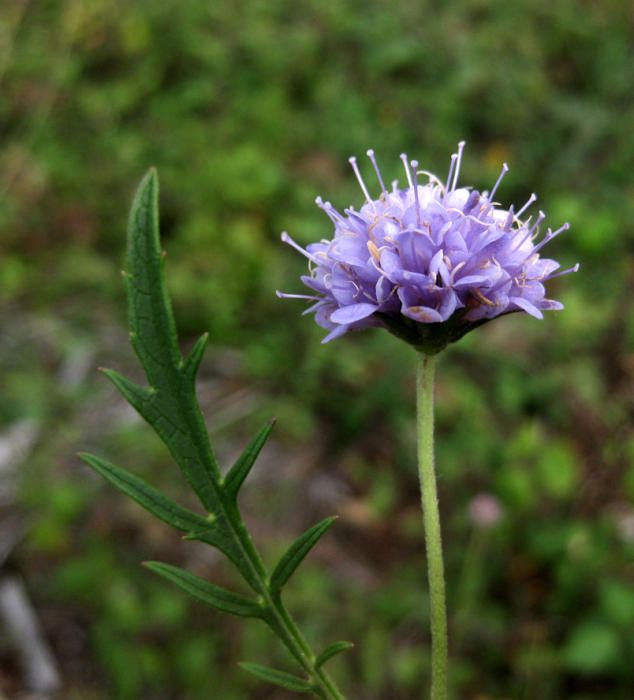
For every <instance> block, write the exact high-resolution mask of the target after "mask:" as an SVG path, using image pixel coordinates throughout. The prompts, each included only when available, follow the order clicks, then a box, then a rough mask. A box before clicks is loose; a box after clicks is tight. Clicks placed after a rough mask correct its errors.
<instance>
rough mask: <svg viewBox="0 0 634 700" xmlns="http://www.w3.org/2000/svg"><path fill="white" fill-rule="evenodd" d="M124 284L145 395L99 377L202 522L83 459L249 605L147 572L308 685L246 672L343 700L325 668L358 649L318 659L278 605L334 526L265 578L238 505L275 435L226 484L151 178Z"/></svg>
mask: <svg viewBox="0 0 634 700" xmlns="http://www.w3.org/2000/svg"><path fill="white" fill-rule="evenodd" d="M124 277H125V281H126V287H127V293H128V302H129V317H130V341H131V343H132V346H133V348H134V350H135V352H136V354H137V356H138V358H139V360H140V362H141V364H142V366H143V369H144V370H145V375H146V377H147V382H148V385H147V386H146V387H143V386H139V385H137V384H134V383H133V382H131V381H130V380H128V379H126V378H125V377H123V376H121V375H120V374H119V373H117V372H115V371H113V370H110V369H106V370H103V371H104V374H105V375H106V376H107V377H108V378H109V379H110V380H111V381H112V382H113V384H114V385H115V386H116V387H117V389H118V390H119V391H120V392H121V393H122V394H123V396H124V397H125V398H126V400H127V401H128V402H129V403H130V404H131V405H132V406H133V407H134V408H135V409H136V410H137V411H138V412H139V413H140V414H141V416H142V417H143V418H144V419H145V420H146V421H147V422H148V423H149V424H150V425H151V426H152V428H154V430H155V431H156V433H157V434H158V436H159V437H160V438H161V440H162V441H163V442H164V443H165V445H166V446H167V447H168V449H169V451H170V452H171V454H172V456H173V458H174V460H175V461H176V463H177V464H178V466H179V468H180V469H181V471H182V473H183V475H184V476H185V478H186V480H187V482H188V483H189V485H190V486H191V488H192V489H193V490H194V492H195V493H196V495H197V496H198V498H199V500H200V502H201V504H202V506H203V508H204V509H205V512H206V514H205V515H199V514H198V513H195V512H194V511H192V510H189V509H187V508H184V507H183V506H181V505H179V504H178V503H176V502H174V501H173V500H172V499H170V498H169V497H168V496H166V495H165V494H163V493H161V492H160V491H157V490H156V489H155V488H153V487H152V486H150V485H149V484H147V483H146V482H145V481H143V480H141V479H139V478H138V477H137V476H135V475H134V474H131V473H130V472H128V471H125V470H124V469H121V468H120V467H117V466H115V465H114V464H111V463H110V462H107V461H106V460H104V459H101V458H99V457H96V456H94V455H89V454H81V457H82V459H83V460H84V461H85V462H87V463H88V464H89V465H90V466H91V467H92V468H93V469H95V470H96V471H97V472H99V473H100V474H101V475H102V476H103V477H104V478H106V479H107V480H108V481H109V482H110V483H111V484H113V485H114V486H116V487H117V488H119V489H121V491H123V492H124V493H126V494H127V495H128V496H130V497H131V498H133V499H134V500H135V501H136V502H137V503H139V504H140V505H141V506H143V507H144V508H146V509H147V510H149V511H150V512H151V513H153V514H154V515H155V516H156V517H157V518H159V519H160V520H162V521H164V522H165V523H167V524H168V525H171V526H172V527H174V528H176V529H177V530H180V531H181V532H184V533H185V538H186V539H189V540H199V541H200V542H205V543H206V544H209V545H211V546H212V547H216V548H217V549H219V550H220V551H221V552H222V553H223V554H224V555H225V556H226V557H227V558H228V559H229V560H230V561H231V562H232V563H233V564H234V566H235V567H236V569H237V570H238V572H239V573H240V575H241V576H242V578H243V579H244V580H245V582H246V583H247V585H248V586H249V588H250V589H251V590H252V591H253V595H251V596H245V595H241V594H238V593H235V592H233V591H229V590H226V589H224V588H221V587H219V586H216V585H214V584H212V583H209V582H208V581H205V580H204V579H202V578H200V577H198V576H194V575H193V574H190V573H189V572H187V571H184V570H183V569H180V568H178V567H176V566H172V565H170V564H165V563H162V562H146V564H145V565H146V566H147V567H148V568H149V569H150V570H151V571H153V572H154V573H156V574H158V575H159V576H163V577H164V578H166V579H167V580H169V581H171V582H172V583H174V584H176V585H177V586H179V587H180V588H182V589H183V590H185V591H186V592H187V593H189V594H190V595H192V596H194V597H195V598H198V599H199V600H202V601H203V602H204V603H207V605H210V606H211V607H213V608H216V609H217V610H222V611H224V612H228V613H231V614H232V615H238V616H241V617H247V618H255V619H258V620H262V621H263V622H264V623H266V624H267V625H268V626H269V627H270V628H271V630H272V631H273V632H274V633H275V634H276V635H277V637H278V638H279V639H280V641H281V642H282V644H284V646H285V647H286V649H287V650H288V652H289V653H290V655H291V656H292V657H293V659H294V660H295V661H296V662H297V665H298V666H299V667H300V669H301V670H302V672H303V674H304V675H303V677H300V676H296V675H292V674H289V673H286V672H283V671H278V670H276V669H272V668H267V667H264V666H260V665H258V664H254V663H243V664H242V667H243V668H244V669H245V670H246V671H249V672H250V673H252V674H253V675H255V676H257V677H258V678H260V679H262V680H265V681H268V682H270V683H273V684H275V685H278V686H282V687H284V688H287V689H288V690H294V691H296V692H299V693H313V694H315V695H316V696H318V697H321V698H324V699H325V700H337V699H339V698H342V697H343V696H342V695H341V693H340V692H339V690H337V687H336V686H335V684H334V682H333V681H332V680H331V678H330V677H329V676H328V674H327V673H326V670H325V669H324V664H325V663H326V662H327V661H328V660H329V659H330V658H332V657H333V656H335V655H336V654H338V653H340V652H342V651H344V650H346V649H348V648H350V647H351V646H352V645H351V644H350V643H349V642H335V643H334V644H331V645H330V646H328V647H326V648H325V649H323V650H322V651H321V652H320V653H316V652H314V651H313V650H312V649H311V647H310V646H309V645H308V642H307V641H306V640H305V639H304V637H303V635H302V634H301V632H300V630H299V629H298V627H297V625H296V623H295V622H294V620H293V618H292V617H291V615H290V613H289V611H288V610H287V609H286V607H285V605H284V602H283V600H282V591H283V589H284V586H285V584H286V582H287V581H288V580H289V579H290V577H291V576H292V575H293V573H294V572H295V570H296V569H297V567H298V566H299V565H300V564H301V562H302V560H303V559H304V558H305V557H306V555H307V554H308V553H309V552H310V550H311V548H312V547H313V546H314V545H315V544H316V543H317V542H318V541H319V539H320V537H321V536H322V535H324V533H325V532H326V531H327V530H328V529H329V528H330V526H331V525H332V524H333V522H334V520H335V518H327V519H326V520H323V521H322V522H320V523H317V524H316V525H315V526H313V527H312V528H310V529H309V530H307V531H306V532H305V533H304V534H303V535H301V536H300V537H299V538H298V539H297V540H296V541H295V542H294V543H293V544H292V545H291V546H290V547H289V549H288V550H287V552H286V553H285V554H284V555H283V556H282V558H281V559H280V561H279V562H278V563H277V565H276V566H275V567H274V568H273V570H272V571H269V570H268V569H267V568H266V566H265V565H264V563H263V561H262V558H261V557H260V555H259V553H258V551H257V549H256V547H255V545H254V543H253V540H252V538H251V535H250V534H249V531H248V529H247V527H246V525H245V523H244V521H243V519H242V517H241V514H240V507H239V505H238V495H239V492H240V487H241V486H242V484H243V483H244V481H245V479H246V478H247V476H248V474H249V471H250V470H251V468H252V467H253V464H254V463H255V461H256V459H257V457H258V454H259V453H260V450H261V449H262V447H263V446H264V444H265V443H266V440H267V438H268V437H269V435H270V433H271V430H272V428H273V423H272V422H271V423H268V424H267V425H265V426H264V427H263V428H262V429H261V430H260V431H259V432H258V433H257V435H256V436H255V437H254V438H253V440H252V441H251V443H250V444H249V445H248V446H247V447H246V449H245V450H244V452H243V453H242V455H241V456H240V458H239V459H238V460H237V462H236V463H235V464H234V465H233V467H232V468H231V469H230V470H229V471H228V473H227V474H226V475H225V476H224V477H223V476H222V475H221V472H220V468H219V466H218V463H217V461H216V458H215V456H214V453H213V450H212V447H211V444H210V442H209V437H208V434H207V430H206V428H205V423H204V420H203V416H202V413H201V411H200V406H199V404H198V400H197V398H196V391H195V380H196V372H197V370H198V367H199V365H200V361H201V359H202V356H203V353H204V351H205V346H206V344H207V335H203V336H202V337H201V338H200V340H199V341H198V342H197V343H196V344H195V346H194V348H193V349H192V351H191V353H190V354H189V355H188V357H186V358H183V357H182V356H181V354H180V351H179V348H178V339H177V336H176V328H175V325H174V317H173V314H172V309H171V304H170V300H169V297H168V295H167V291H166V288H165V281H164V278H163V256H162V252H161V247H160V240H159V216H158V178H157V175H156V172H155V171H154V170H151V171H150V172H149V173H148V174H147V175H146V176H145V178H144V179H143V181H142V182H141V184H140V186H139V189H138V191H137V193H136V196H135V198H134V202H133V204H132V211H131V213H130V221H129V226H128V253H127V270H126V271H125V272H124Z"/></svg>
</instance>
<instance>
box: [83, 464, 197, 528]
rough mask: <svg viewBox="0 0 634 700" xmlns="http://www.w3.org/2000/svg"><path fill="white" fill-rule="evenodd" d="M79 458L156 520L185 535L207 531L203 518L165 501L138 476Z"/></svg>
mask: <svg viewBox="0 0 634 700" xmlns="http://www.w3.org/2000/svg"><path fill="white" fill-rule="evenodd" d="M79 456H80V457H81V459H82V460H83V461H84V462H86V464H88V465H89V466H91V467H92V468H93V469H94V470H95V471H96V472H98V473H99V474H101V476H103V477H104V479H106V480H107V481H109V482H110V483H111V484H112V485H113V486H116V487H117V488H118V489H120V490H121V491H123V492H124V493H125V494H127V495H128V496H130V498H132V499H133V500H135V501H136V502H137V503H138V504H139V505H140V506H143V508H145V509H146V510H149V511H150V513H152V514H153V515H155V516H156V517H157V518H159V520H162V521H163V522H165V523H167V524H168V525H171V526H172V527H175V528H176V529H177V530H182V531H184V532H189V531H192V530H197V531H200V530H201V529H202V528H204V529H206V530H209V528H210V522H209V521H208V520H207V519H205V518H204V517H203V516H202V515H198V514H197V513H194V512H193V511H191V510H189V509H187V508H184V507H183V506H181V505H179V504H178V503H176V502H175V501H172V499H171V498H168V497H167V496H165V495H164V494H162V493H161V492H160V491H158V490H157V489H155V488H154V487H153V486H150V485H149V484H148V483H146V482H145V481H143V479H140V478H139V477H138V476H135V475H134V474H131V473H130V472H128V471H126V470H125V469H122V468H121V467H117V466H115V465H114V464H112V463H111V462H108V461H106V460H105V459H101V458H100V457H96V456H95V455H91V454H87V453H86V452H81V453H80V454H79Z"/></svg>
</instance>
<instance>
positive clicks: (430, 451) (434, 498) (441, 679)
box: [416, 353, 448, 700]
mask: <svg viewBox="0 0 634 700" xmlns="http://www.w3.org/2000/svg"><path fill="white" fill-rule="evenodd" d="M435 363H436V360H435V357H434V356H429V355H424V354H423V353H420V354H419V359H418V368H417V374H416V408H417V425H416V428H417V435H418V474H419V477H420V488H421V505H422V507H423V521H424V525H425V546H426V549H427V575H428V580H429V608H430V625H431V694H430V697H431V700H446V698H447V657H448V644H447V611H446V604H445V573H444V566H443V558H442V540H441V536H440V514H439V512H438V493H437V489H436V473H435V471H434V369H435Z"/></svg>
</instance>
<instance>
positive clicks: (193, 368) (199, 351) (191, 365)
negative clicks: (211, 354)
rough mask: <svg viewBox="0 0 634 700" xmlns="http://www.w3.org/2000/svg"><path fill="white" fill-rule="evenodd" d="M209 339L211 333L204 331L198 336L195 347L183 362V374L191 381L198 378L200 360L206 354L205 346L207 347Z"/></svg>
mask: <svg viewBox="0 0 634 700" xmlns="http://www.w3.org/2000/svg"><path fill="white" fill-rule="evenodd" d="M208 341H209V333H203V334H202V335H201V336H200V338H198V340H197V341H196V343H195V345H194V347H193V348H192V349H191V351H190V353H189V355H188V356H187V358H186V359H185V361H184V363H183V374H184V375H185V377H187V379H189V381H191V382H194V381H195V379H196V373H197V372H198V368H199V367H200V362H201V360H202V359H203V355H204V354H205V348H206V347H207V342H208Z"/></svg>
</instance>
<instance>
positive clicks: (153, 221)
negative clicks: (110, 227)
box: [125, 168, 181, 386]
mask: <svg viewBox="0 0 634 700" xmlns="http://www.w3.org/2000/svg"><path fill="white" fill-rule="evenodd" d="M158 191H159V185H158V177H157V174H156V170H154V168H152V169H150V170H149V172H148V173H147V174H146V175H145V177H144V178H143V180H141V183H140V185H139V187H138V189H137V191H136V193H135V195H134V200H133V202H132V208H131V210H130V219H129V222H128V270H127V272H126V273H125V279H126V282H127V287H128V301H129V314H130V330H131V334H130V336H131V337H130V339H131V342H132V345H133V347H134V349H135V351H136V353H137V355H138V356H139V359H140V360H141V363H142V364H143V367H144V369H145V371H146V374H147V377H148V382H149V383H150V385H151V386H160V385H163V384H164V383H165V382H168V381H169V380H170V379H171V378H173V376H174V369H175V368H176V367H177V366H178V364H179V363H180V362H181V356H180V352H179V349H178V342H177V338H176V325H175V323H174V314H173V313H172V306H171V303H170V299H169V297H168V295H167V289H166V286H165V280H164V278H163V256H162V254H161V244H160V239H159V211H158Z"/></svg>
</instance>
